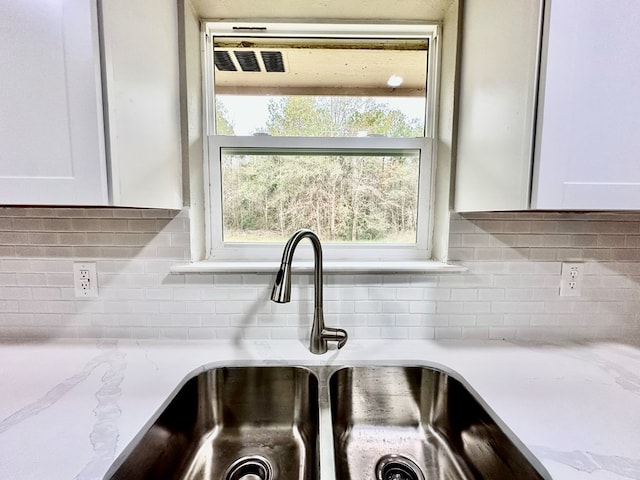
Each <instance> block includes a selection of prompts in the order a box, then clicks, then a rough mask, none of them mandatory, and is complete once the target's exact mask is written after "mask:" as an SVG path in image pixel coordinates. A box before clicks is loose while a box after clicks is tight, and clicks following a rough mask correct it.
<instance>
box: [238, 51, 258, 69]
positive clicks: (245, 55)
mask: <svg viewBox="0 0 640 480" xmlns="http://www.w3.org/2000/svg"><path fill="white" fill-rule="evenodd" d="M233 53H234V54H235V56H236V60H238V63H239V64H240V68H241V69H242V71H243V72H259V71H260V65H259V64H258V59H257V58H256V54H255V52H251V51H249V52H245V51H241V50H236V51H234V52H233Z"/></svg>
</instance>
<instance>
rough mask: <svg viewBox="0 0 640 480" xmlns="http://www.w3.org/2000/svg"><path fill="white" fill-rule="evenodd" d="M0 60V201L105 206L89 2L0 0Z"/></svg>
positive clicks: (93, 15)
mask: <svg viewBox="0 0 640 480" xmlns="http://www.w3.org/2000/svg"><path fill="white" fill-rule="evenodd" d="M0 58H2V68H0V204H4V205H6V204H48V205H74V204H75V205H78V204H80V205H82V204H86V205H104V204H106V203H107V200H108V197H107V180H106V178H107V176H106V164H105V153H104V149H105V147H104V135H103V131H104V130H103V120H102V97H101V90H100V61H99V58H100V57H99V47H98V28H97V15H96V7H95V4H94V3H93V2H89V1H86V0H57V1H52V0H29V1H15V0H0Z"/></svg>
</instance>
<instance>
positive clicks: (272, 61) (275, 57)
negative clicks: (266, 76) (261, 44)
mask: <svg viewBox="0 0 640 480" xmlns="http://www.w3.org/2000/svg"><path fill="white" fill-rule="evenodd" d="M260 56H261V57H262V63H264V68H265V69H266V70H267V72H284V60H283V59H282V53H281V52H272V51H269V52H260Z"/></svg>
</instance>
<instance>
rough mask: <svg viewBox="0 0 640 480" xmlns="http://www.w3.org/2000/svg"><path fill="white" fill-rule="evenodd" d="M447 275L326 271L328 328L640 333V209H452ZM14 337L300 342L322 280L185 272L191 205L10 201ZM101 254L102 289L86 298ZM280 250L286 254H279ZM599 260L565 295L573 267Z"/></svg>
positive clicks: (403, 333) (7, 333)
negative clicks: (174, 270) (78, 283)
mask: <svg viewBox="0 0 640 480" xmlns="http://www.w3.org/2000/svg"><path fill="white" fill-rule="evenodd" d="M449 243H450V249H449V257H450V259H451V260H452V261H454V262H457V263H460V264H462V265H464V266H465V267H467V268H468V272H466V273H463V274H446V275H418V274H412V275H362V276H361V275H326V276H325V292H324V293H325V295H324V296H325V305H324V311H325V317H326V321H327V324H329V325H337V326H344V327H346V328H348V329H349V334H350V336H351V337H352V338H438V339H440V338H465V339H487V338H492V339H508V340H543V341H546V340H556V339H560V338H570V339H597V338H607V339H608V338H626V337H630V336H634V337H638V336H640V287H639V283H640V263H639V262H640V215H639V214H626V213H591V214H574V213H533V212H531V213H502V214H500V213H477V214H468V215H464V216H463V215H456V214H452V219H451V235H450V242H449ZM0 244H2V245H0V337H2V338H7V337H34V338H36V337H37V338H51V337H58V336H64V337H68V336H72V337H73V336H89V337H115V338H171V339H209V338H279V339H284V338H288V339H291V338H294V339H295V338H300V339H305V338H306V336H307V335H308V328H309V325H310V323H311V315H312V302H313V286H312V281H311V278H310V276H309V275H304V276H303V275H297V276H296V277H295V281H294V289H293V294H292V298H293V299H294V300H293V301H292V302H291V303H289V304H285V305H276V304H272V302H270V301H269V299H268V297H269V293H270V289H271V282H272V281H273V275H267V274H259V275H252V274H243V275H238V274H190V275H171V274H169V268H170V266H171V265H173V264H175V263H181V262H186V261H188V260H189V245H190V239H189V221H188V211H187V210H185V211H183V212H174V211H170V210H137V209H109V208H107V209H84V208H0ZM77 260H90V261H95V262H96V263H97V265H98V272H99V278H98V282H99V291H100V297H99V298H98V299H77V298H75V296H74V289H73V283H72V282H73V277H72V264H73V262H74V261H77ZM276 260H277V259H276ZM569 260H572V261H578V262H581V263H584V264H585V277H584V288H583V295H582V297H577V298H576V297H559V296H558V286H559V276H560V269H561V263H562V262H563V261H569Z"/></svg>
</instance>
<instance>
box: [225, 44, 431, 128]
mask: <svg viewBox="0 0 640 480" xmlns="http://www.w3.org/2000/svg"><path fill="white" fill-rule="evenodd" d="M427 56H428V40H427V39H381V38H378V39H358V38H347V39H344V38H261V37H248V38H236V37H216V38H215V39H214V64H215V69H214V70H215V71H214V87H215V88H214V92H215V106H216V120H217V122H216V134H218V135H256V134H266V135H272V136H325V137H326V136H330V137H355V136H368V135H385V136H388V137H422V136H424V132H425V126H426V125H425V111H426V95H427V91H426V84H427Z"/></svg>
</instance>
